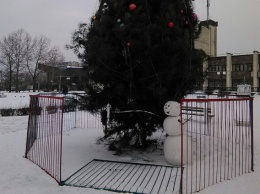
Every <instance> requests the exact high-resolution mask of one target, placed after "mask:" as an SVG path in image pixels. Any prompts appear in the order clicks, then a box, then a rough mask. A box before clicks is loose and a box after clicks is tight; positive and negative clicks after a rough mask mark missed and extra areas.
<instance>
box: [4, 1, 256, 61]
mask: <svg viewBox="0 0 260 194" xmlns="http://www.w3.org/2000/svg"><path fill="white" fill-rule="evenodd" d="M98 1H99V0H0V39H2V38H3V37H4V36H7V35H8V34H9V33H11V32H13V31H15V30H18V29H20V28H23V29H24V30H25V31H27V32H28V33H29V34H31V35H32V36H40V35H44V36H46V37H48V38H50V39H51V41H52V45H53V46H54V45H58V46H59V47H60V48H61V50H62V52H63V54H64V56H65V60H66V61H78V59H77V57H76V56H75V55H74V54H73V52H72V51H67V50H65V49H64V47H65V45H66V44H68V43H70V41H71V34H72V33H73V31H74V30H76V29H77V26H78V24H79V23H80V22H89V20H90V17H91V16H92V15H93V14H94V13H95V11H96V9H97V7H98ZM206 4H207V0H195V1H194V6H195V12H196V13H197V14H198V17H199V19H200V20H201V21H203V20H206V19H207V7H206ZM259 10H260V0H210V12H209V13H210V19H212V20H214V21H217V22H218V55H223V54H225V53H227V52H229V53H233V54H248V53H252V52H253V51H254V50H257V51H260V22H259V20H260V11H259Z"/></svg>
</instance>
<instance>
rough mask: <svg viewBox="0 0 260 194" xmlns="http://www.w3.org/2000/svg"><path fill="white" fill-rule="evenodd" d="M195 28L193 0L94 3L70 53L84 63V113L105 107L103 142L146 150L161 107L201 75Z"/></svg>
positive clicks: (157, 125)
mask: <svg viewBox="0 0 260 194" xmlns="http://www.w3.org/2000/svg"><path fill="white" fill-rule="evenodd" d="M198 26H199V25H198V18H197V15H196V14H195V13H194V11H193V6H192V1H191V0H101V1H100V6H99V9H98V10H97V12H96V13H95V15H94V16H93V17H92V19H91V23H90V24H89V25H80V27H79V30H78V31H77V32H76V33H75V34H74V37H73V40H74V45H73V46H72V47H71V48H73V49H74V50H75V51H76V52H77V54H78V56H79V57H80V58H81V59H82V60H83V61H84V62H85V63H86V68H85V70H86V73H87V77H88V82H87V83H86V87H87V92H88V97H87V99H86V103H87V104H86V107H87V109H88V110H90V111H93V112H95V111H99V110H104V111H103V112H102V113H103V114H102V115H103V117H102V122H103V124H104V126H105V137H114V143H118V144H119V145H120V146H129V145H131V146H137V147H140V146H146V145H147V143H148V140H147V139H148V138H147V137H148V136H150V135H151V134H152V132H153V131H156V129H158V128H160V127H161V126H162V123H163V120H164V118H165V115H164V112H163V106H164V104H165V103H166V102H167V101H169V100H175V101H178V100H179V99H180V98H182V97H183V96H184V95H185V92H186V91H187V90H189V89H192V87H193V86H194V84H195V83H197V82H198V81H199V80H200V79H201V77H202V62H203V57H204V53H203V52H202V51H201V50H196V49H195V48H194V40H195V39H196V38H197V37H198V36H199V33H200V30H199V27H198ZM79 48H83V50H84V52H83V53H80V52H79ZM108 104H109V106H110V107H111V110H109V114H108V112H107V111H106V109H105V108H106V107H107V105H108ZM107 116H109V120H107Z"/></svg>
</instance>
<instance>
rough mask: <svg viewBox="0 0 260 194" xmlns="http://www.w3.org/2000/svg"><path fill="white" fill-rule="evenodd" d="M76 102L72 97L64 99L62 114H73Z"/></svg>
mask: <svg viewBox="0 0 260 194" xmlns="http://www.w3.org/2000/svg"><path fill="white" fill-rule="evenodd" d="M77 104H78V100H77V99H75V98H74V97H73V96H65V97H64V112H74V111H76V108H77Z"/></svg>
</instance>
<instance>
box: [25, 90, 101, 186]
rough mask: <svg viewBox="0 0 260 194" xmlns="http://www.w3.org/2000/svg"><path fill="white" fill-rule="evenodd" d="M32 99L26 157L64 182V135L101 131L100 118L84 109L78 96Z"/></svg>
mask: <svg viewBox="0 0 260 194" xmlns="http://www.w3.org/2000/svg"><path fill="white" fill-rule="evenodd" d="M66 100H67V99H66V98H64V96H62V97H61V96H57V95H56V96H50V95H45V96H40V95H34V96H30V107H29V120H28V130H27V140H26V151H25V157H26V158H28V159H29V160H31V161H32V162H34V163H35V164H37V165H38V166H39V167H41V168H42V169H43V170H44V171H46V172H47V173H48V174H49V175H50V176H52V177H53V178H54V179H55V180H56V181H57V182H58V183H61V181H62V180H61V162H62V134H63V132H66V131H68V130H70V129H72V128H76V127H77V128H101V127H102V124H101V121H100V116H99V115H93V114H91V113H89V112H87V111H86V110H84V109H83V108H82V107H83V105H82V106H81V102H82V100H81V98H80V97H79V96H78V95H75V96H72V95H71V96H70V97H69V101H67V102H66Z"/></svg>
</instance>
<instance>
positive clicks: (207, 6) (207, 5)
mask: <svg viewBox="0 0 260 194" xmlns="http://www.w3.org/2000/svg"><path fill="white" fill-rule="evenodd" d="M209 6H210V4H209V0H207V27H209Z"/></svg>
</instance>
